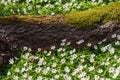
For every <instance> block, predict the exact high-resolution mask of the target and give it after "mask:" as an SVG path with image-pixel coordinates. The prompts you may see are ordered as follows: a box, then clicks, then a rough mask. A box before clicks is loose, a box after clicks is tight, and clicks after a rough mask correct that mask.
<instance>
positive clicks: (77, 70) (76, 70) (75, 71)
mask: <svg viewBox="0 0 120 80" xmlns="http://www.w3.org/2000/svg"><path fill="white" fill-rule="evenodd" d="M78 72H79V69H78V68H77V69H75V70H74V71H73V72H72V76H75V75H76V74H77V73H78Z"/></svg>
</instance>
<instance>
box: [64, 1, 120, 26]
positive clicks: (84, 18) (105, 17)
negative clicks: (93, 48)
mask: <svg viewBox="0 0 120 80" xmlns="http://www.w3.org/2000/svg"><path fill="white" fill-rule="evenodd" d="M65 16H66V19H67V23H69V24H73V25H75V27H76V28H94V27H97V26H99V25H100V24H104V23H106V22H108V21H120V2H116V3H111V4H109V5H107V6H101V7H97V8H95V9H92V10H87V11H82V12H74V13H70V14H66V15H65Z"/></svg>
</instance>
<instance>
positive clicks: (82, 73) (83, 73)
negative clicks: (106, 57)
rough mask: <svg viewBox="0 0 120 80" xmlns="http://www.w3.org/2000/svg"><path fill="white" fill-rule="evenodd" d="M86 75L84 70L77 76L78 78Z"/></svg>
mask: <svg viewBox="0 0 120 80" xmlns="http://www.w3.org/2000/svg"><path fill="white" fill-rule="evenodd" d="M84 76H86V72H81V73H80V74H79V75H78V76H77V77H78V78H79V79H80V78H82V77H84Z"/></svg>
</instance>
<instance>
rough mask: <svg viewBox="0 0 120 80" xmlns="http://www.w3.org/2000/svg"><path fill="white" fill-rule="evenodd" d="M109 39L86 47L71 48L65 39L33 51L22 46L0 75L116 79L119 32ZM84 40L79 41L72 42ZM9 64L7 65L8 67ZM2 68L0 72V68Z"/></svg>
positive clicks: (28, 79) (23, 79) (7, 78)
mask: <svg viewBox="0 0 120 80" xmlns="http://www.w3.org/2000/svg"><path fill="white" fill-rule="evenodd" d="M112 38H114V39H112V40H109V41H105V40H103V41H101V42H99V43H98V44H99V45H94V50H90V49H89V47H90V43H89V45H87V47H85V48H83V49H82V50H80V49H75V48H73V47H71V46H70V43H69V42H67V41H66V40H65V39H64V40H62V42H61V47H60V48H56V47H55V46H51V48H50V49H51V50H49V51H47V50H44V51H41V49H40V48H38V51H36V52H35V53H34V54H32V53H31V49H30V48H27V47H24V48H23V49H22V50H21V52H20V57H18V58H12V59H10V60H9V64H8V65H7V66H9V67H8V68H7V67H6V68H3V69H4V70H6V71H5V72H6V73H4V74H1V75H0V79H1V80H119V79H120V75H119V74H120V35H117V36H116V34H114V35H112ZM82 43H84V41H83V40H80V41H77V42H76V44H78V45H80V44H82ZM10 66H11V67H10ZM4 70H3V71H4Z"/></svg>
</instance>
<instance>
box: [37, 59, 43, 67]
mask: <svg viewBox="0 0 120 80" xmlns="http://www.w3.org/2000/svg"><path fill="white" fill-rule="evenodd" d="M43 62H44V58H40V59H39V61H38V65H39V66H41V65H43Z"/></svg>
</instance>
